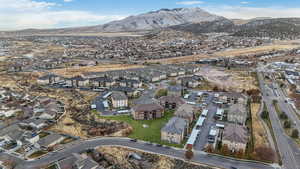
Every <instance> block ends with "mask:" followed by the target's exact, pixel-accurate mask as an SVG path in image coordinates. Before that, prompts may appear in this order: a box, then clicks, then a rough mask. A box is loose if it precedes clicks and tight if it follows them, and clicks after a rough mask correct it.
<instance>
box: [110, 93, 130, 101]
mask: <svg viewBox="0 0 300 169" xmlns="http://www.w3.org/2000/svg"><path fill="white" fill-rule="evenodd" d="M111 98H112V99H113V100H127V96H126V95H125V94H124V93H123V92H119V91H113V92H112V94H111Z"/></svg>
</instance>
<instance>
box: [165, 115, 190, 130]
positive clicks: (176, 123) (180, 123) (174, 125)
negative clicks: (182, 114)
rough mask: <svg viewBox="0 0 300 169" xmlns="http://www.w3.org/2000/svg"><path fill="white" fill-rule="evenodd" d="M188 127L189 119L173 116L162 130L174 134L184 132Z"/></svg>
mask: <svg viewBox="0 0 300 169" xmlns="http://www.w3.org/2000/svg"><path fill="white" fill-rule="evenodd" d="M186 127H187V121H186V120H185V119H183V118H179V117H172V118H171V119H170V120H169V121H168V123H167V124H166V125H165V126H164V127H163V128H162V129H161V131H164V132H167V133H174V134H182V133H183V132H184V130H185V128H186Z"/></svg>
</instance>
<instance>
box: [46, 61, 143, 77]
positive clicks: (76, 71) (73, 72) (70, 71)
mask: <svg viewBox="0 0 300 169" xmlns="http://www.w3.org/2000/svg"><path fill="white" fill-rule="evenodd" d="M141 67H143V66H141V65H125V64H107V65H101V66H83V67H78V68H65V69H54V70H51V72H53V73H56V74H58V75H61V76H64V77H73V76H77V75H82V73H87V72H104V71H111V70H125V69H134V68H141Z"/></svg>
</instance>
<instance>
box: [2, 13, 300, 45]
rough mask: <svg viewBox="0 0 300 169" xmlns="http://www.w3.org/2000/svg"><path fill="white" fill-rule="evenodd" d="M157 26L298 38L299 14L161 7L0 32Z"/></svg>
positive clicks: (135, 29) (130, 29)
mask: <svg viewBox="0 0 300 169" xmlns="http://www.w3.org/2000/svg"><path fill="white" fill-rule="evenodd" d="M160 29H173V30H177V31H185V32H191V33H198V34H201V33H212V32H227V33H231V34H232V35H233V36H246V37H270V38H276V39H295V38H300V18H267V17H260V18H254V19H249V20H242V19H233V20H229V19H226V18H224V17H222V16H217V15H214V14H211V13H208V12H206V11H204V10H202V9H200V8H175V9H160V10H158V11H152V12H148V13H143V14H140V15H136V16H129V17H127V18H125V19H123V20H118V21H113V22H110V23H107V24H104V25H96V26H88V27H76V28H64V29H43V30H39V29H27V30H22V31H11V32H0V36H4V35H20V36H22V35H40V34H79V33H103V32H139V31H149V30H160Z"/></svg>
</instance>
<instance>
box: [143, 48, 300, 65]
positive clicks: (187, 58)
mask: <svg viewBox="0 0 300 169" xmlns="http://www.w3.org/2000/svg"><path fill="white" fill-rule="evenodd" d="M297 47H299V45H295V44H274V45H266V46H259V47H253V48H245V49H233V50H228V51H222V52H216V53H214V54H211V55H208V54H201V55H192V56H182V57H176V58H167V59H156V60H149V61H147V62H148V63H158V62H159V63H162V64H172V63H183V62H191V61H197V60H199V59H205V58H218V57H234V56H238V55H244V54H255V53H261V52H268V51H272V50H284V49H293V48H297Z"/></svg>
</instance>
